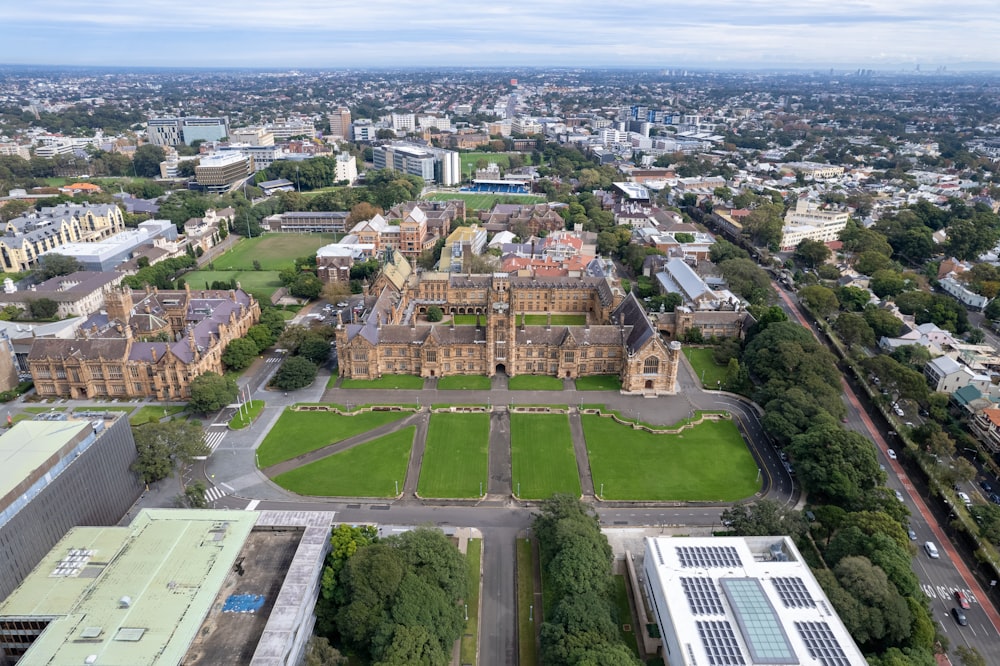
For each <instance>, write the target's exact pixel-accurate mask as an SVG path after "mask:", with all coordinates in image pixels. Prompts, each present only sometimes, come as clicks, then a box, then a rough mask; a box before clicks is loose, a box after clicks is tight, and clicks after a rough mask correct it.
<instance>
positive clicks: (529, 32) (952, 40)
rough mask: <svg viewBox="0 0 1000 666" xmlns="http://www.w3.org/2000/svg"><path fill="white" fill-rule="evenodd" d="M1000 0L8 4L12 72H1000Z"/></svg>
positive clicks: (9, 0) (0, 3) (0, 16)
mask: <svg viewBox="0 0 1000 666" xmlns="http://www.w3.org/2000/svg"><path fill="white" fill-rule="evenodd" d="M996 10H997V1H996V0H952V1H951V2H948V3H944V2H941V1H940V0H933V1H931V0H838V1H836V2H834V1H831V0H766V1H761V0H702V1H701V2H695V1H692V0H688V1H687V2H683V3H682V2H677V1H675V0H647V1H646V2H636V1H634V0H602V1H600V2H597V1H594V0H533V1H532V0H515V1H509V0H423V1H422V2H421V1H419V0H418V1H417V2H404V1H401V0H367V1H365V2H358V1H355V0H347V1H345V0H270V1H268V2H260V1H259V0H239V1H237V0H199V1H197V2H195V1H194V0H138V1H137V0H96V1H92V2H83V3H81V2H79V1H73V2H70V1H69V0H28V1H24V0H0V25H2V26H3V39H2V40H0V63H3V64H42V65H87V66H93V65H101V66H123V67H136V66H151V67H208V68H212V67H249V68H271V67H275V68H306V67H317V68H331V67H373V68H374V67H400V66H405V67H421V66H438V67H459V66H469V67H504V66H539V67H545V66H574V67H632V66H638V67H644V68H673V67H690V68H709V69H713V68H714V69H724V68H744V67H750V68H757V67H764V68H782V69H785V68H812V67H847V68H855V67H865V68H873V69H891V68H896V69H898V68H904V69H909V68H913V67H915V66H916V65H920V66H921V68H922V69H924V70H925V71H926V70H933V69H935V68H937V67H941V66H947V67H949V68H955V69H957V68H961V67H966V68H968V67H970V66H971V67H973V68H984V69H1000V64H998V63H1000V52H997V51H996V48H995V45H996V44H998V43H1000V15H998V13H997V11H996Z"/></svg>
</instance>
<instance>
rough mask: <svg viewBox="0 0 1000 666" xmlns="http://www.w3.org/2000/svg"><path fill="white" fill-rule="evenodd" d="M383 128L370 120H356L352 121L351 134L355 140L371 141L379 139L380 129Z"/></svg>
mask: <svg viewBox="0 0 1000 666" xmlns="http://www.w3.org/2000/svg"><path fill="white" fill-rule="evenodd" d="M380 129H382V128H381V127H379V126H378V125H376V124H375V123H373V122H372V121H370V120H355V121H354V122H353V123H351V134H352V135H353V136H354V141H360V142H365V143H371V142H372V141H375V140H376V139H378V131H379V130H380Z"/></svg>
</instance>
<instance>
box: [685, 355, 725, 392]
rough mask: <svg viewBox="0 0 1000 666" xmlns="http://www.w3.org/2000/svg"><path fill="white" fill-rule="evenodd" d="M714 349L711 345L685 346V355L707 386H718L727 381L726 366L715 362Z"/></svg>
mask: <svg viewBox="0 0 1000 666" xmlns="http://www.w3.org/2000/svg"><path fill="white" fill-rule="evenodd" d="M713 351H714V350H713V349H712V348H711V347H685V348H684V355H685V356H687V359H688V361H690V362H691V367H692V368H694V372H695V374H696V375H698V379H699V380H701V383H702V385H703V386H704V387H705V388H716V387H718V386H719V384H720V383H724V382H725V381H726V366H724V365H719V364H718V363H716V362H715V359H714V358H713V357H712V352H713Z"/></svg>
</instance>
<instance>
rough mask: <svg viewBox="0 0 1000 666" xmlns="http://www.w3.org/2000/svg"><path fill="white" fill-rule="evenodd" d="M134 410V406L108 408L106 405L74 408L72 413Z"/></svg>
mask: <svg viewBox="0 0 1000 666" xmlns="http://www.w3.org/2000/svg"><path fill="white" fill-rule="evenodd" d="M133 409H135V405H128V406H125V405H120V406H108V405H84V406H83V407H74V408H73V411H74V412H131V411H132V410H133Z"/></svg>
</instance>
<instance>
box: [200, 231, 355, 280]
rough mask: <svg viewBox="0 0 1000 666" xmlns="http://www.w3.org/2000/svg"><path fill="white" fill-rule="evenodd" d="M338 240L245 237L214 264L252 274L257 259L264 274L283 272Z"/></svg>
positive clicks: (300, 236)
mask: <svg viewBox="0 0 1000 666" xmlns="http://www.w3.org/2000/svg"><path fill="white" fill-rule="evenodd" d="M336 238H337V237H336V234H281V233H274V234H264V235H263V236H258V237H257V238H244V239H243V240H241V241H240V242H238V243H237V244H236V245H235V246H234V247H233V248H232V249H231V250H228V251H227V252H226V253H225V254H223V255H221V256H220V257H218V258H216V259H215V260H213V263H214V264H215V270H219V271H230V270H233V271H240V270H243V271H252V270H253V268H254V266H253V262H254V260H255V259H256V260H257V261H259V262H260V266H261V268H262V269H263V270H264V271H280V270H281V269H282V268H290V267H291V266H292V265H293V263H294V262H295V260H296V259H298V258H299V257H305V256H309V255H313V254H316V250H318V249H319V248H321V247H323V246H324V245H329V244H330V243H333V242H336ZM192 288H193V285H192Z"/></svg>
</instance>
